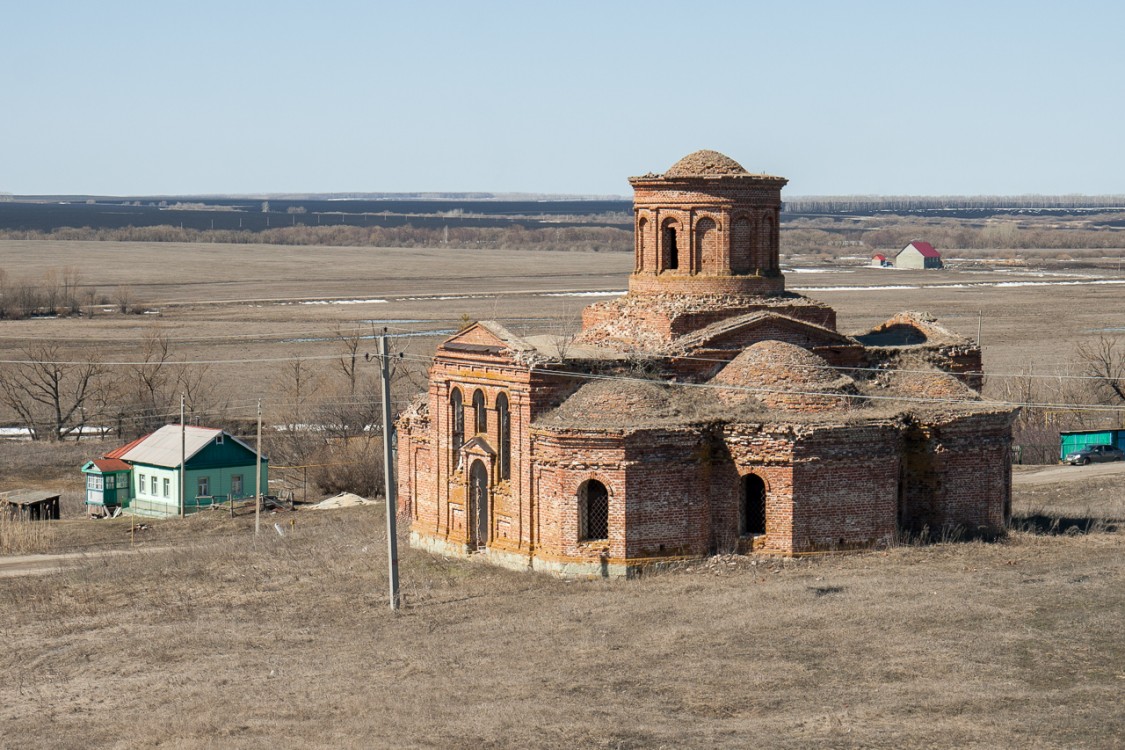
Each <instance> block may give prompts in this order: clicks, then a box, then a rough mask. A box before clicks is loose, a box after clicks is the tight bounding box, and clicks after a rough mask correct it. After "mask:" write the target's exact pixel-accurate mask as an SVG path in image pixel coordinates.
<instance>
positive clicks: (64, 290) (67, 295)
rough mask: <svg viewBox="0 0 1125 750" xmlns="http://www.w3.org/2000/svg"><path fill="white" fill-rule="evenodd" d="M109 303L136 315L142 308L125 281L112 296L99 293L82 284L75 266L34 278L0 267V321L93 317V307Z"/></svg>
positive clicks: (47, 271) (93, 287)
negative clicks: (9, 273)
mask: <svg viewBox="0 0 1125 750" xmlns="http://www.w3.org/2000/svg"><path fill="white" fill-rule="evenodd" d="M110 304H112V305H114V306H116V307H117V309H118V310H119V311H120V312H122V313H135V314H139V313H142V312H144V309H145V307H144V304H143V303H141V302H140V301H139V300H137V299H136V298H135V297H134V294H133V289H132V287H130V286H129V285H128V284H124V285H121V286H119V287H117V289H115V290H114V291H113V294H112V295H109V294H103V293H100V292H99V291H98V289H97V288H96V287H95V286H93V285H90V284H85V283H83V280H82V274H81V273H80V272H79V270H78V268H77V267H76V266H66V267H64V268H48V269H47V270H46V271H45V272H44V273H43V275H42V276H41V277H39V278H37V279H20V278H15V277H11V276H9V275H8V273H7V272H6V271H5V270H4V269H3V268H0V320H21V319H23V318H31V317H35V316H42V315H58V316H67V315H82V314H83V313H85V314H86V315H87V316H91V317H92V316H93V314H94V308H95V307H98V306H103V305H110Z"/></svg>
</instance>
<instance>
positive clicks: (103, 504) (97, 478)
mask: <svg viewBox="0 0 1125 750" xmlns="http://www.w3.org/2000/svg"><path fill="white" fill-rule="evenodd" d="M82 473H83V474H85V475H86V510H87V512H89V513H91V514H106V515H111V514H112V513H113V512H114V511H115V510H116V509H118V508H127V507H129V500H130V499H132V489H133V488H132V473H133V467H132V466H130V465H129V464H127V463H125V462H124V461H122V460H121V459H120V458H110V457H108V456H106V457H104V458H95V459H94V460H93V461H87V462H86V465H85V466H83V467H82Z"/></svg>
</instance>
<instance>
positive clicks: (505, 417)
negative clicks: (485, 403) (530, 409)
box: [496, 393, 512, 479]
mask: <svg viewBox="0 0 1125 750" xmlns="http://www.w3.org/2000/svg"><path fill="white" fill-rule="evenodd" d="M496 431H497V433H498V434H497V440H496V442H497V456H496V459H497V460H496V463H497V467H498V469H499V471H500V478H501V479H509V478H510V477H511V475H512V474H511V473H512V459H511V455H512V418H511V414H510V412H509V411H508V397H507V396H506V395H505V394H503V393H501V394H500V395H499V396H497V397H496Z"/></svg>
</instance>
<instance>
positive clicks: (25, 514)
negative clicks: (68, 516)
mask: <svg viewBox="0 0 1125 750" xmlns="http://www.w3.org/2000/svg"><path fill="white" fill-rule="evenodd" d="M61 495H62V493H61V492H55V491H53V490H26V489H25V490H9V491H8V492H0V512H2V511H6V512H8V513H10V514H11V515H12V516H16V517H18V518H21V519H25V520H28V521H57V520H58V518H59V497H60V496H61Z"/></svg>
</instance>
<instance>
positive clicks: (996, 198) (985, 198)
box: [784, 195, 1125, 214]
mask: <svg viewBox="0 0 1125 750" xmlns="http://www.w3.org/2000/svg"><path fill="white" fill-rule="evenodd" d="M1122 207H1125V195H831V196H805V197H797V198H787V199H786V200H785V208H784V210H785V211H786V212H787V213H798V214H802V213H811V214H820V213H824V214H834V213H849V214H852V213H854V214H869V213H878V212H891V213H894V212H902V211H940V210H973V211H977V210H980V211H987V210H990V209H996V210H1023V209H1029V210H1035V209H1056V210H1058V209H1065V210H1078V209H1084V208H1089V209H1103V208H1122Z"/></svg>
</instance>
